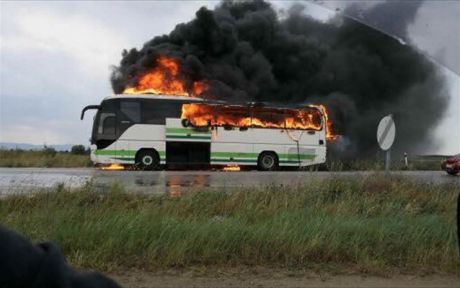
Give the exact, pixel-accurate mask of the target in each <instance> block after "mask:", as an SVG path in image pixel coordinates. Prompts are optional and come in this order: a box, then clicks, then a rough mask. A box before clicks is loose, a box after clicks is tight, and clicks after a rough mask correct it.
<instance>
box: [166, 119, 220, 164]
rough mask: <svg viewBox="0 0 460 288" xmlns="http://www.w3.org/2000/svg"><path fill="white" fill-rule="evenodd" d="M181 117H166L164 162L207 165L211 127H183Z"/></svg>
mask: <svg viewBox="0 0 460 288" xmlns="http://www.w3.org/2000/svg"><path fill="white" fill-rule="evenodd" d="M182 123H183V122H182V120H181V119H173V118H166V127H165V133H166V135H165V139H166V164H183V165H209V164H210V160H211V129H208V128H206V127H204V128H193V127H191V126H188V127H184V125H183V124H182Z"/></svg>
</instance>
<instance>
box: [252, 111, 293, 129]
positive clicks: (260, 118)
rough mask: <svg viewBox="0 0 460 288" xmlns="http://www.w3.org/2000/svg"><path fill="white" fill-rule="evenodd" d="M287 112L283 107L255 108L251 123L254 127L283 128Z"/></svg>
mask: <svg viewBox="0 0 460 288" xmlns="http://www.w3.org/2000/svg"><path fill="white" fill-rule="evenodd" d="M284 119H285V114H284V111H283V110H281V109H270V108H255V109H254V112H253V114H252V119H251V125H252V126H254V127H267V128H283V127H284Z"/></svg>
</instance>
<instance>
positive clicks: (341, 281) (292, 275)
mask: <svg viewBox="0 0 460 288" xmlns="http://www.w3.org/2000/svg"><path fill="white" fill-rule="evenodd" d="M110 276H111V277H113V279H115V280H117V281H118V282H119V283H120V284H121V285H122V286H123V287H125V288H156V287H164V288H179V287H181V288H182V287H203V288H211V287H213V288H214V287H216V288H220V287H222V288H230V287H260V288H262V287H266V288H275V287H276V288H278V287H280V288H288V287H289V288H290V287H321V288H322V287H369V288H377V287H379V288H380V287H414V288H415V287H417V288H418V287H423V288H428V287H436V288H437V287H440V288H444V287H452V288H454V287H455V288H456V287H460V277H459V276H455V275H429V276H414V275H397V276H391V277H379V276H360V275H329V274H324V275H323V274H317V273H313V272H312V273H309V272H302V273H300V272H292V271H278V270H277V271H272V270H266V271H263V272H260V271H257V272H256V273H254V271H247V272H240V273H236V272H235V271H223V270H216V271H215V272H213V273H208V272H207V273H201V272H200V271H187V272H178V271H166V272H145V271H128V272H118V273H114V274H111V275H110Z"/></svg>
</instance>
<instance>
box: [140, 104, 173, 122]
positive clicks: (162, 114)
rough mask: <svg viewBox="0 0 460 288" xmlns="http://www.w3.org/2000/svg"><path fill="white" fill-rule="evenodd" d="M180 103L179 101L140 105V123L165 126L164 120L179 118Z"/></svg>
mask: <svg viewBox="0 0 460 288" xmlns="http://www.w3.org/2000/svg"><path fill="white" fill-rule="evenodd" d="M181 113H182V103H181V102H179V101H161V100H155V101H149V100H146V101H144V102H143V103H142V123H144V124H163V125H164V124H166V118H180V116H181Z"/></svg>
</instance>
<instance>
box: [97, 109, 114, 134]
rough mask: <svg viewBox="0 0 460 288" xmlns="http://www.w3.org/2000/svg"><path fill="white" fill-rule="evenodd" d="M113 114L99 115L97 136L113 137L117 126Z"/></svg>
mask: <svg viewBox="0 0 460 288" xmlns="http://www.w3.org/2000/svg"><path fill="white" fill-rule="evenodd" d="M116 120H117V117H116V116H115V113H101V118H100V120H99V127H98V131H97V132H98V134H104V135H114V134H115V132H116V126H117V121H116Z"/></svg>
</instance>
